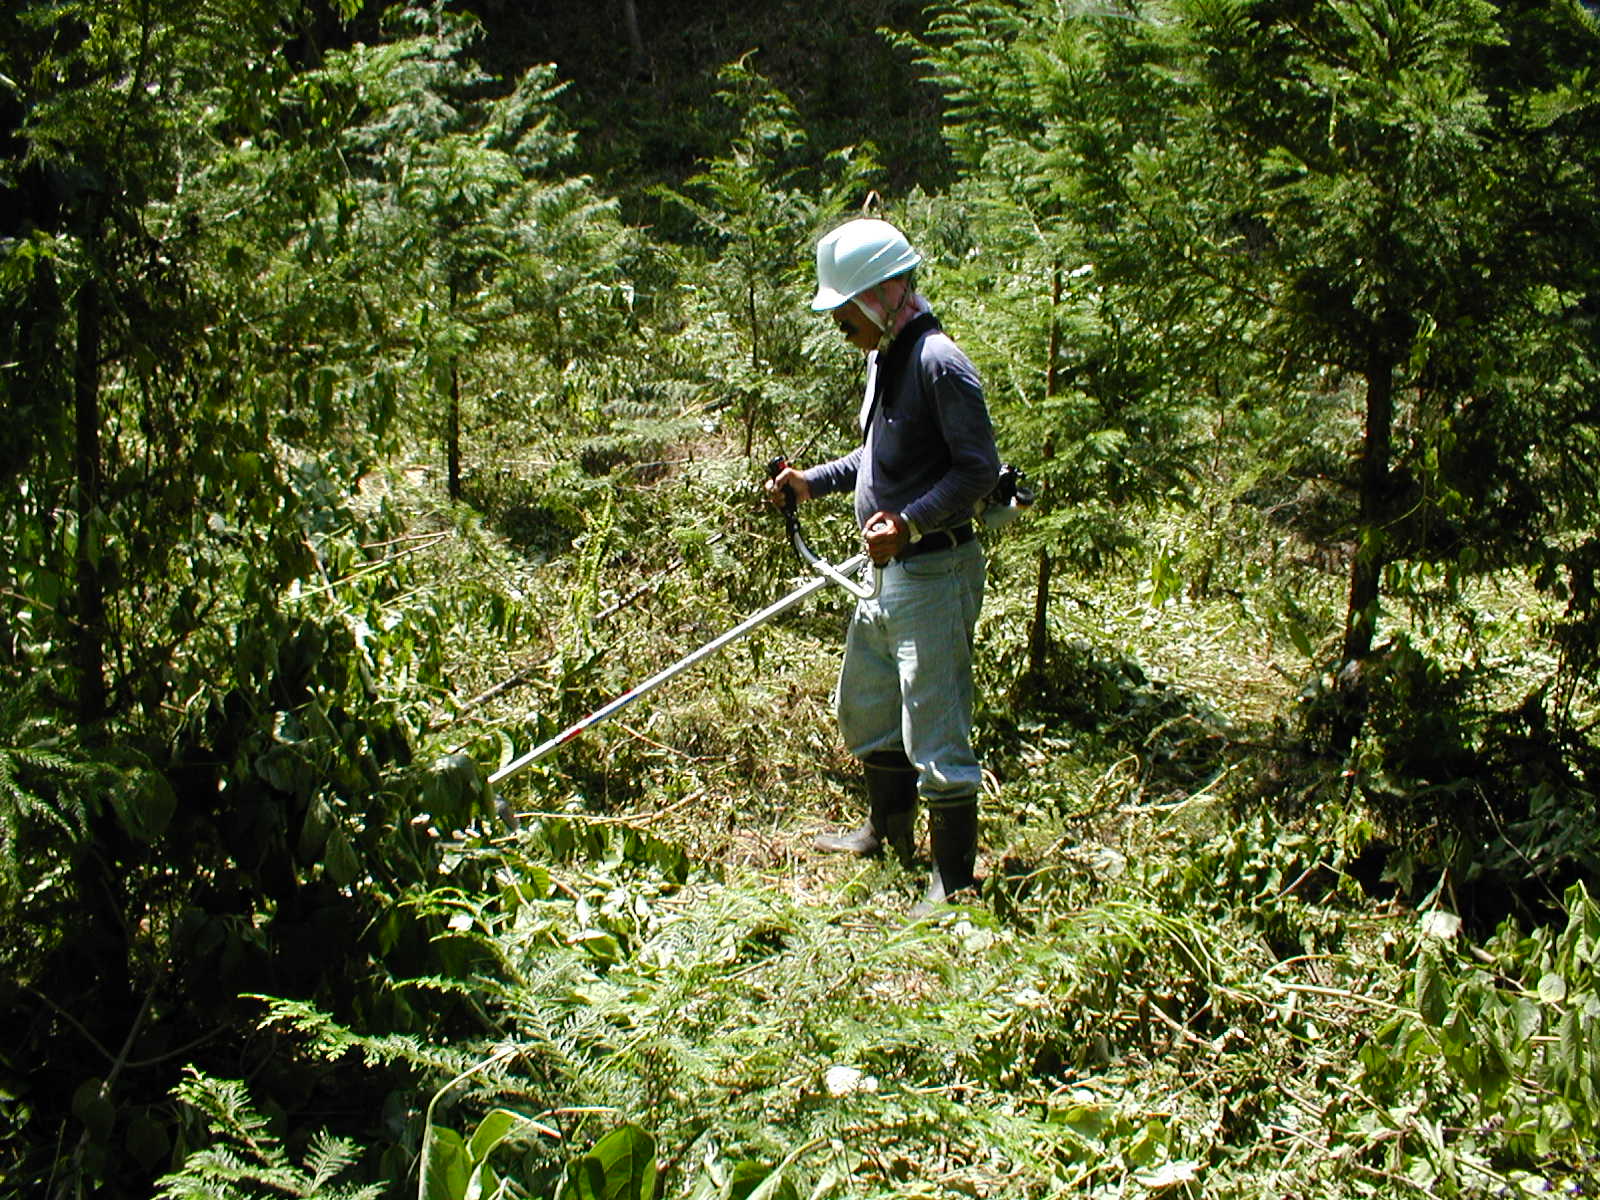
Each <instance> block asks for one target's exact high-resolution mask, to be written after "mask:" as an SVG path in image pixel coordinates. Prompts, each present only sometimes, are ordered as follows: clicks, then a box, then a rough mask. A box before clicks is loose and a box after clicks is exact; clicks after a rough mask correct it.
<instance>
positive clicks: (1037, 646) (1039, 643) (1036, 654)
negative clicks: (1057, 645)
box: [1028, 546, 1055, 675]
mask: <svg viewBox="0 0 1600 1200" xmlns="http://www.w3.org/2000/svg"><path fill="white" fill-rule="evenodd" d="M1054 570H1055V561H1054V560H1053V559H1052V558H1051V557H1050V551H1049V550H1047V549H1046V548H1045V547H1043V546H1041V547H1039V577H1038V582H1037V584H1036V585H1035V586H1034V589H1033V624H1032V625H1031V626H1030V627H1029V629H1028V673H1029V674H1031V675H1043V674H1044V672H1045V668H1046V666H1047V664H1048V663H1049V660H1050V575H1051V573H1052V572H1053V571H1054Z"/></svg>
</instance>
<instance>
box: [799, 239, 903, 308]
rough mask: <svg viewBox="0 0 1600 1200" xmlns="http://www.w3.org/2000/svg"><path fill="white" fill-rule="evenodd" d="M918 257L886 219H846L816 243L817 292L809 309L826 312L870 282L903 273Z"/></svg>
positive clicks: (861, 290) (879, 281) (865, 287)
mask: <svg viewBox="0 0 1600 1200" xmlns="http://www.w3.org/2000/svg"><path fill="white" fill-rule="evenodd" d="M921 261H922V256H921V255H920V254H918V253H917V252H916V251H915V250H913V249H912V248H911V243H910V242H908V241H906V235H905V234H903V233H901V232H900V231H899V230H898V229H896V228H895V227H894V226H893V225H891V224H889V222H887V221H879V220H875V219H873V218H871V217H861V218H859V219H857V220H854V221H846V222H845V223H844V224H843V225H841V226H839V228H837V229H835V230H834V231H833V232H832V233H829V234H828V235H827V236H826V237H824V238H823V239H822V240H821V241H820V242H818V243H817V294H816V295H815V296H813V297H812V298H811V311H812V312H828V311H829V310H830V309H835V308H838V307H839V306H840V305H841V304H844V303H845V302H846V301H848V300H850V299H852V298H853V297H855V296H858V295H860V294H861V293H862V292H864V291H866V290H867V289H868V288H869V287H872V286H873V285H874V284H878V283H882V282H883V281H884V280H885V279H893V278H894V277H895V276H896V275H903V274H905V272H907V271H909V270H911V268H912V267H914V266H916V265H917V264H918V263H920V262H921Z"/></svg>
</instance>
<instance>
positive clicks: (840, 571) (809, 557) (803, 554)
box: [767, 454, 883, 600]
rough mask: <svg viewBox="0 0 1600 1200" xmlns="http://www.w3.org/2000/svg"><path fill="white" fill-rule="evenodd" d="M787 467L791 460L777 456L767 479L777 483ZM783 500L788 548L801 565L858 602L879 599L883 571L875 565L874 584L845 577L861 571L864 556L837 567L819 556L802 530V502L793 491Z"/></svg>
mask: <svg viewBox="0 0 1600 1200" xmlns="http://www.w3.org/2000/svg"><path fill="white" fill-rule="evenodd" d="M788 465H789V460H788V459H786V458H785V457H784V456H783V455H781V454H780V455H778V456H777V457H776V458H774V459H773V460H772V461H771V462H769V463H768V464H767V478H768V479H776V478H777V477H778V476H779V474H781V473H782V471H783V469H784V468H785V467H787V466H788ZM783 496H784V503H783V522H784V525H785V526H787V528H788V531H789V544H790V545H791V546H793V547H794V552H795V554H796V556H797V557H798V558H799V559H800V561H801V562H803V563H805V565H806V566H808V567H810V568H811V569H812V570H813V571H815V572H816V573H817V574H818V575H821V576H823V577H824V578H825V579H827V580H828V581H829V582H830V583H836V584H838V585H839V586H840V587H842V588H843V589H844V590H845V591H847V592H849V593H850V594H851V595H852V596H854V597H855V598H856V599H857V600H873V599H876V598H877V595H878V593H879V592H880V591H881V590H882V589H883V568H882V567H880V566H878V565H877V564H876V563H874V564H873V565H872V582H871V583H858V582H857V581H856V580H854V579H851V578H850V577H849V576H848V575H847V574H845V571H850V570H855V569H856V568H857V567H859V566H860V558H861V556H860V555H857V556H856V557H855V558H853V559H850V560H849V561H848V562H845V563H841V564H840V565H839V566H837V567H836V566H834V565H833V564H832V563H830V562H829V561H828V560H827V559H825V558H823V557H822V556H821V555H819V554H817V553H816V552H815V551H814V550H812V549H811V547H810V546H808V545H807V544H806V538H805V534H804V533H802V532H801V530H800V518H799V516H798V515H797V514H796V512H795V510H796V509H797V508H798V507H799V501H798V499H797V498H796V497H795V494H794V489H793V488H792V487H785V488H784V489H783Z"/></svg>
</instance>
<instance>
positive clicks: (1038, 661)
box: [1028, 258, 1062, 675]
mask: <svg viewBox="0 0 1600 1200" xmlns="http://www.w3.org/2000/svg"><path fill="white" fill-rule="evenodd" d="M1051 266H1052V268H1053V269H1052V272H1051V277H1050V340H1049V345H1048V347H1047V349H1046V354H1047V358H1046V359H1045V371H1044V394H1045V398H1046V399H1053V398H1054V397H1055V396H1056V395H1058V394H1059V393H1060V391H1061V367H1060V359H1061V315H1060V314H1061V293H1062V275H1061V260H1060V259H1059V258H1058V259H1056V260H1055V262H1053V263H1052V264H1051ZM1045 457H1047V458H1048V457H1049V450H1048V448H1047V449H1046V452H1045ZM1054 572H1055V561H1054V560H1053V559H1052V558H1051V557H1050V549H1049V547H1047V546H1041V547H1039V574H1038V576H1037V578H1036V581H1035V583H1034V589H1033V625H1032V626H1031V627H1030V628H1029V630H1028V670H1029V671H1030V672H1031V673H1032V674H1035V675H1042V674H1043V673H1044V670H1045V665H1046V663H1047V662H1048V661H1049V658H1050V577H1051V575H1052V574H1054Z"/></svg>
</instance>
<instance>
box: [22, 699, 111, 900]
mask: <svg viewBox="0 0 1600 1200" xmlns="http://www.w3.org/2000/svg"><path fill="white" fill-rule="evenodd" d="M42 687H43V684H42V682H41V678H39V677H36V678H34V679H32V680H30V681H29V682H27V683H25V684H23V685H22V686H21V687H19V688H16V689H0V888H9V886H10V885H11V883H12V882H13V880H14V879H15V878H16V875H17V867H18V865H19V863H20V861H21V854H22V851H21V846H22V844H23V840H24V833H25V831H26V830H27V828H28V827H29V826H32V825H44V826H48V827H50V828H52V829H54V830H56V831H58V832H60V833H64V834H65V835H66V836H67V837H68V839H70V840H73V841H76V840H77V839H78V838H81V837H82V836H83V834H84V831H85V829H86V828H87V827H88V823H89V809H88V805H87V803H86V802H85V799H84V795H85V791H86V789H85V788H84V786H83V785H84V784H85V783H87V782H88V781H89V780H90V779H91V778H92V777H93V776H94V775H95V773H96V770H97V767H96V765H95V764H94V763H91V762H85V761H83V760H81V759H77V758H73V757H72V756H71V755H70V754H68V753H65V752H64V751H63V750H62V749H60V748H59V741H60V738H59V731H58V730H57V729H55V728H54V727H53V726H51V725H50V723H49V722H48V721H47V720H46V719H45V718H44V717H43V716H41V715H39V714H40V713H41V712H45V711H48V709H47V707H46V706H45V705H42V704H41V703H40V702H39V693H40V691H41V689H42Z"/></svg>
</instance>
